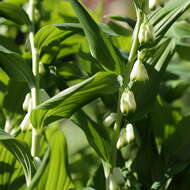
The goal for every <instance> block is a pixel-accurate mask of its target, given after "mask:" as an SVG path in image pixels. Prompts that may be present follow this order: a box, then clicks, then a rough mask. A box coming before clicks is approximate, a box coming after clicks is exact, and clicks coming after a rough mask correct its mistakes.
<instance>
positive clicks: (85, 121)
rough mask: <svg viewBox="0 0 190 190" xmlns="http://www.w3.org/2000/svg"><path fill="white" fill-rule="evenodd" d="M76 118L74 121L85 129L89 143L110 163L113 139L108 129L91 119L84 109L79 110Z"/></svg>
mask: <svg viewBox="0 0 190 190" xmlns="http://www.w3.org/2000/svg"><path fill="white" fill-rule="evenodd" d="M75 118H76V119H74V122H75V123H76V124H77V125H78V126H80V128H81V129H82V130H83V131H84V133H85V135H86V138H87V140H88V142H89V144H90V145H91V146H92V147H93V148H94V150H95V151H96V153H97V154H98V155H99V156H100V157H101V158H102V159H103V160H105V161H107V162H108V163H109V161H110V160H111V159H110V152H111V150H110V149H111V139H110V137H109V134H108V131H107V130H106V129H105V128H104V127H102V126H99V125H98V124H97V123H96V122H94V121H93V120H92V119H90V117H88V116H87V114H85V112H83V111H78V112H77V113H76V114H75Z"/></svg>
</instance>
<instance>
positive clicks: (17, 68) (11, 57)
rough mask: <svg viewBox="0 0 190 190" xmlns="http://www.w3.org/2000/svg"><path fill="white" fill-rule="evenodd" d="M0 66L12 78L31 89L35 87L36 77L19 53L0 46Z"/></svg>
mask: <svg viewBox="0 0 190 190" xmlns="http://www.w3.org/2000/svg"><path fill="white" fill-rule="evenodd" d="M0 66H1V67H2V69H3V70H4V71H5V72H6V73H7V74H8V75H9V76H10V77H12V78H14V79H15V80H17V81H25V82H27V83H28V85H29V87H30V88H32V87H33V86H34V76H33V74H32V70H31V69H30V67H29V65H27V63H26V62H25V60H24V59H23V58H22V57H21V56H20V55H19V54H17V53H15V52H13V51H10V50H8V49H6V48H5V47H3V46H1V45H0Z"/></svg>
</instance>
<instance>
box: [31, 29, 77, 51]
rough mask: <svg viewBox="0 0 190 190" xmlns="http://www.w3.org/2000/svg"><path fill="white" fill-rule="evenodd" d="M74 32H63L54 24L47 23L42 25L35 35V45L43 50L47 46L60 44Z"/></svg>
mask: <svg viewBox="0 0 190 190" xmlns="http://www.w3.org/2000/svg"><path fill="white" fill-rule="evenodd" d="M73 34H74V33H73V32H63V31H62V30H59V29H58V28H56V27H55V26H53V25H47V26H44V27H42V28H41V29H40V30H39V31H38V32H37V34H36V35H35V46H36V48H38V49H39V50H41V49H43V48H45V47H47V46H54V45H58V44H59V43H60V42H62V41H63V40H65V39H66V38H68V37H70V36H72V35H73Z"/></svg>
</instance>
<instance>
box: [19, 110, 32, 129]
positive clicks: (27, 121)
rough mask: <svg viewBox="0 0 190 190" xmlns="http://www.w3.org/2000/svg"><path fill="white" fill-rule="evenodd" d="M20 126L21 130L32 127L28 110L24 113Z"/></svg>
mask: <svg viewBox="0 0 190 190" xmlns="http://www.w3.org/2000/svg"><path fill="white" fill-rule="evenodd" d="M20 128H21V130H22V131H24V130H27V129H31V128H32V124H31V122H30V112H28V113H27V114H26V115H25V117H24V118H23V120H22V122H21V124H20Z"/></svg>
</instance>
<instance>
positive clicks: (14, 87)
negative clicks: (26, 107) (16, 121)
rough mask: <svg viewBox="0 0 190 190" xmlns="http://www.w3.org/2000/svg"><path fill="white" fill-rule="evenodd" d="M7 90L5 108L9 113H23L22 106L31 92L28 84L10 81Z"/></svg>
mask: <svg viewBox="0 0 190 190" xmlns="http://www.w3.org/2000/svg"><path fill="white" fill-rule="evenodd" d="M21 89H22V90H21ZM7 90H8V91H7V94H6V96H5V98H4V108H5V109H6V110H7V111H8V112H9V113H13V114H14V113H23V108H22V104H23V102H24V99H25V96H26V94H27V92H28V91H29V89H28V86H27V84H26V83H25V82H20V81H15V80H10V81H9V84H8V89H7ZM13 94H14V95H13Z"/></svg>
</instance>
